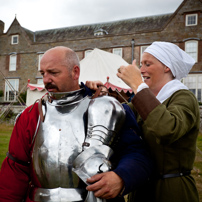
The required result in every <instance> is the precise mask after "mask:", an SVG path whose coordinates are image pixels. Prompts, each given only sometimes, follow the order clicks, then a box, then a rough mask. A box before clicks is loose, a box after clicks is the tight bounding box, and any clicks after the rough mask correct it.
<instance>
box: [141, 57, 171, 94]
mask: <svg viewBox="0 0 202 202" xmlns="http://www.w3.org/2000/svg"><path fill="white" fill-rule="evenodd" d="M141 63H142V66H141V68H140V71H141V74H142V77H143V79H144V82H145V83H146V84H147V85H148V86H149V88H150V89H151V91H152V92H153V93H154V94H155V95H157V94H158V92H159V91H160V90H161V88H162V87H163V86H164V85H165V84H166V83H167V82H168V81H170V80H172V74H171V71H170V69H169V68H168V67H166V66H165V65H164V64H163V63H161V62H160V61H159V60H157V59H156V58H155V57H154V56H152V55H151V54H149V53H144V54H143V56H142V61H141Z"/></svg>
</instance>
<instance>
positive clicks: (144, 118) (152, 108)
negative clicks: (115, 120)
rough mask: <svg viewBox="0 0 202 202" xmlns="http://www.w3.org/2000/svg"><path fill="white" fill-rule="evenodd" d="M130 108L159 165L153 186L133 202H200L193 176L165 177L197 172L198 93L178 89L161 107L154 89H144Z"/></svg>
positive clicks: (142, 190) (138, 192)
mask: <svg viewBox="0 0 202 202" xmlns="http://www.w3.org/2000/svg"><path fill="white" fill-rule="evenodd" d="M129 106H130V107H131V108H132V110H133V111H134V113H135V115H136V117H137V121H138V124H139V125H140V126H141V128H142V130H143V138H144V140H145V142H146V144H147V146H148V148H149V151H150V153H151V155H152V158H153V160H154V164H155V174H154V176H153V179H151V180H150V184H148V185H145V186H144V187H142V188H140V189H139V190H136V192H134V193H133V194H131V195H129V202H138V201H141V202H143V201H147V202H149V201H155V202H198V201H199V197H198V192H197V189H196V185H195V181H194V179H193V177H192V176H191V175H186V174H185V176H180V177H170V178H167V177H166V178H164V179H163V178H162V176H164V175H167V174H179V173H186V172H188V171H191V170H192V169H193V163H194V160H195V153H196V141H197V135H198V132H199V124H200V115H199V106H198V102H197V100H196V98H195V96H194V94H193V93H192V92H190V91H188V90H178V91H177V92H175V93H174V94H173V95H172V96H171V97H169V98H168V99H167V100H165V101H164V102H163V103H162V104H161V103H160V102H159V101H158V100H157V99H156V97H155V96H154V95H153V93H152V92H151V91H150V89H143V90H141V91H140V92H139V93H137V94H136V95H135V97H134V98H133V100H132V103H129ZM145 196H146V197H145ZM144 198H145V199H144Z"/></svg>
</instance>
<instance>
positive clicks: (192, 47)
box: [185, 40, 198, 62]
mask: <svg viewBox="0 0 202 202" xmlns="http://www.w3.org/2000/svg"><path fill="white" fill-rule="evenodd" d="M185 52H186V53H188V54H189V55H190V56H191V57H193V58H194V60H195V62H198V41H195V40H190V41H187V42H185Z"/></svg>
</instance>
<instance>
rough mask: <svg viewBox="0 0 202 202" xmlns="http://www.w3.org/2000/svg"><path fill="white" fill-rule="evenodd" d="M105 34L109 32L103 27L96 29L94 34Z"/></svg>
mask: <svg viewBox="0 0 202 202" xmlns="http://www.w3.org/2000/svg"><path fill="white" fill-rule="evenodd" d="M104 34H108V32H107V31H106V30H104V29H102V28H101V29H98V30H95V31H94V36H103V35H104Z"/></svg>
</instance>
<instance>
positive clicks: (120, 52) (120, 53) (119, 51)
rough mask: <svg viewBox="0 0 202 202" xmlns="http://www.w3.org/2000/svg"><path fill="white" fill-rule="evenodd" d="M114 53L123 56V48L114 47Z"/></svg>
mask: <svg viewBox="0 0 202 202" xmlns="http://www.w3.org/2000/svg"><path fill="white" fill-rule="evenodd" d="M113 54H115V55H119V56H121V57H122V48H113Z"/></svg>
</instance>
